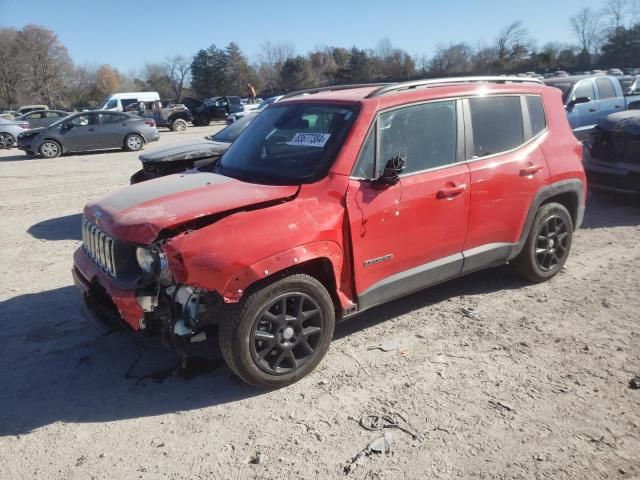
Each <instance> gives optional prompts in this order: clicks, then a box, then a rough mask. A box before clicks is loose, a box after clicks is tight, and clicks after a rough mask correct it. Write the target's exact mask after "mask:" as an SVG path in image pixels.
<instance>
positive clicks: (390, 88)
mask: <svg viewBox="0 0 640 480" xmlns="http://www.w3.org/2000/svg"><path fill="white" fill-rule="evenodd" d="M461 83H538V84H541V85H544V83H543V82H542V81H541V80H539V79H537V78H530V77H529V78H525V77H495V76H494V77H490V76H485V77H451V78H432V79H425V80H414V81H412V82H402V83H392V84H390V85H386V86H382V87H380V88H377V89H375V90H374V91H373V92H371V93H370V94H369V95H367V96H366V97H365V98H374V97H379V96H380V95H384V94H385V93H390V92H397V91H399V90H409V89H411V88H417V87H431V86H433V87H438V86H446V85H457V84H461Z"/></svg>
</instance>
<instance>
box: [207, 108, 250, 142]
mask: <svg viewBox="0 0 640 480" xmlns="http://www.w3.org/2000/svg"><path fill="white" fill-rule="evenodd" d="M254 118H256V115H255V114H249V115H245V116H244V117H240V118H239V119H238V120H236V121H235V122H233V123H232V124H231V125H229V126H228V127H226V128H224V129H222V130H220V131H219V132H218V133H216V134H215V135H211V136H210V137H207V140H214V141H216V142H224V143H233V142H235V141H236V138H238V137H239V136H240V134H241V133H242V132H244V131H245V129H246V128H247V127H248V126H249V124H250V123H251V122H252V121H253V119H254Z"/></svg>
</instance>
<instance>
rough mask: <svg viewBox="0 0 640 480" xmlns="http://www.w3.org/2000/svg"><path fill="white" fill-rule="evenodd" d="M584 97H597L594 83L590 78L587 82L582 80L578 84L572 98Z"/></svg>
mask: <svg viewBox="0 0 640 480" xmlns="http://www.w3.org/2000/svg"><path fill="white" fill-rule="evenodd" d="M582 97H588V98H590V99H591V100H593V99H594V98H596V94H595V92H594V90H593V83H591V81H590V80H587V81H586V82H580V83H579V84H578V85H577V86H576V89H575V91H574V92H573V98H572V99H571V100H572V101H573V100H575V99H576V98H582Z"/></svg>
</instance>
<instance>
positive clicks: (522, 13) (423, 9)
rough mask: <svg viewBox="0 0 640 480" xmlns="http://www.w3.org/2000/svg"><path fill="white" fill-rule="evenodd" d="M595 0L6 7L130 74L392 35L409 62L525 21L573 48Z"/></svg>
mask: <svg viewBox="0 0 640 480" xmlns="http://www.w3.org/2000/svg"><path fill="white" fill-rule="evenodd" d="M601 4H602V1H600V0H598V1H594V0H535V1H531V0H528V1H522V0H511V1H505V0H476V1H473V0H467V1H462V0H448V1H430V0H422V1H420V0H407V1H402V0H396V1H389V0H385V1H382V0H366V1H360V2H356V1H350V0H341V1H335V0H322V1H320V2H309V1H301V0H298V1H291V0H277V1H276V0H273V1H265V0H263V1H254V0H240V1H238V0H236V1H233V2H221V1H215V0H194V1H189V0H183V1H175V0H174V1H165V0H155V1H148V0H128V1H124V0H110V1H106V0H90V1H87V0H84V1H79V0H64V1H63V0H0V26H3V27H6V26H12V27H18V28H19V27H22V26H24V25H26V24H28V23H34V24H37V25H44V26H46V27H48V28H50V29H52V30H54V31H55V32H56V33H57V34H58V36H59V38H60V39H61V40H62V42H63V43H64V44H65V45H66V46H67V48H68V49H69V53H70V54H71V56H72V58H73V60H74V62H76V63H78V64H81V63H85V62H86V63H90V64H100V63H110V64H112V65H114V66H115V67H117V68H118V69H120V70H122V71H124V72H127V71H130V70H131V69H136V68H140V67H141V66H142V65H144V63H145V62H154V61H161V60H162V58H163V57H165V56H167V55H173V54H177V53H182V54H184V55H189V56H190V55H193V54H194V53H195V52H196V51H198V50H199V49H200V48H205V47H207V46H209V45H211V44H212V43H215V44H216V45H217V46H224V45H226V44H227V43H229V42H231V41H236V42H238V43H239V44H240V47H241V48H242V50H243V51H244V52H245V53H246V54H247V55H248V56H249V57H250V59H255V58H256V57H257V55H258V53H259V51H260V44H261V43H262V42H263V41H265V40H267V39H268V40H270V41H271V42H281V41H285V42H290V43H292V44H293V45H294V46H295V49H296V53H301V54H302V53H306V52H308V51H309V50H311V49H313V48H314V46H316V45H331V46H344V47H351V46H353V45H356V46H358V47H360V48H374V47H375V46H376V43H377V42H378V41H379V40H380V39H381V38H384V37H388V38H389V39H390V40H391V42H392V43H393V45H394V46H397V47H400V48H403V49H404V50H406V51H408V52H409V53H410V54H412V55H413V54H422V53H426V54H431V53H432V52H433V49H434V47H435V46H436V45H437V44H439V43H450V42H459V41H465V42H468V43H469V44H471V45H472V46H477V45H478V44H481V43H484V44H488V43H490V42H491V40H492V39H493V38H494V37H495V35H496V33H497V32H498V31H499V29H500V28H501V27H503V26H504V25H506V24H508V23H510V22H511V21H513V20H522V21H523V22H524V24H525V26H526V28H527V29H528V30H529V32H530V33H531V35H532V37H534V38H535V39H537V41H538V43H539V44H542V43H545V42H547V41H551V40H554V41H561V42H571V43H573V42H574V39H573V35H572V33H571V31H570V29H569V17H570V16H571V15H573V14H575V13H576V12H577V11H578V10H579V9H581V8H583V7H585V6H587V7H591V8H594V9H599V8H600V6H601Z"/></svg>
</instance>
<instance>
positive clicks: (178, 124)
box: [171, 118, 187, 132]
mask: <svg viewBox="0 0 640 480" xmlns="http://www.w3.org/2000/svg"><path fill="white" fill-rule="evenodd" d="M186 129H187V122H186V121H185V120H183V119H182V118H176V119H175V120H174V121H173V122H172V123H171V130H172V131H174V132H184V131H185V130H186Z"/></svg>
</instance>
